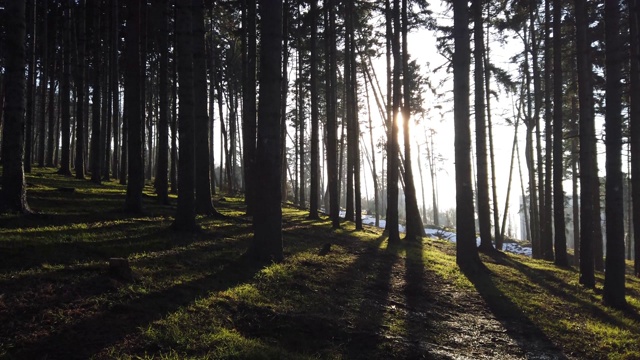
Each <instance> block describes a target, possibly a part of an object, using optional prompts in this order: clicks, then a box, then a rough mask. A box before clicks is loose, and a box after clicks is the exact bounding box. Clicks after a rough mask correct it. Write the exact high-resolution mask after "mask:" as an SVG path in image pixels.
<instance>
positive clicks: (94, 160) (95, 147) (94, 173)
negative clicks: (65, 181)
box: [90, 1, 102, 184]
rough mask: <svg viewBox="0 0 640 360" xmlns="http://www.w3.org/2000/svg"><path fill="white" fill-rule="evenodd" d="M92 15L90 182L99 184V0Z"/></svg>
mask: <svg viewBox="0 0 640 360" xmlns="http://www.w3.org/2000/svg"><path fill="white" fill-rule="evenodd" d="M92 10H93V11H92V17H93V26H92V28H93V29H92V30H93V43H92V45H93V47H92V53H93V54H92V55H93V80H92V83H93V84H92V93H91V100H92V103H93V107H92V115H91V144H90V146H91V151H90V156H91V161H90V165H91V182H93V183H95V184H100V182H101V181H102V176H101V174H100V170H101V168H102V161H101V159H102V156H101V154H100V137H101V134H100V130H101V129H100V115H101V111H102V108H101V105H102V104H101V98H102V96H101V95H102V94H101V93H100V85H101V84H100V68H101V66H98V62H99V61H100V60H101V58H102V56H101V55H102V54H101V42H100V1H94V3H93V4H92Z"/></svg>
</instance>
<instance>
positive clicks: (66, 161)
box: [58, 0, 71, 176]
mask: <svg viewBox="0 0 640 360" xmlns="http://www.w3.org/2000/svg"><path fill="white" fill-rule="evenodd" d="M64 8H65V10H64V18H63V19H62V40H63V41H62V52H63V53H62V81H61V83H60V107H61V109H60V132H61V142H62V143H61V152H60V154H61V156H60V170H58V173H59V174H61V175H66V176H71V166H70V161H71V158H70V151H69V150H70V142H71V129H70V126H71V111H70V105H71V104H70V102H71V101H70V100H71V98H70V96H71V94H70V82H71V69H70V62H71V26H70V25H71V24H70V23H71V0H65V1H64Z"/></svg>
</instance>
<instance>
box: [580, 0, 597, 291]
mask: <svg viewBox="0 0 640 360" xmlns="http://www.w3.org/2000/svg"><path fill="white" fill-rule="evenodd" d="M574 4H575V6H574V8H575V12H576V51H577V57H576V58H577V66H576V67H577V69H578V100H579V102H580V108H579V116H580V199H581V206H580V229H581V232H580V283H581V284H582V285H584V286H585V287H588V288H593V287H595V285H596V279H595V272H594V267H593V264H594V241H595V239H594V235H595V224H594V222H595V221H600V214H596V213H595V211H594V210H595V204H594V196H593V195H592V191H593V186H594V184H595V182H596V181H597V173H598V172H597V171H594V170H596V169H594V166H593V160H594V159H595V157H596V152H595V151H596V149H595V146H594V145H595V144H594V143H593V142H592V141H591V137H593V136H594V133H595V130H594V120H593V110H592V109H593V104H592V102H591V101H592V96H593V93H592V92H593V90H592V87H591V77H592V74H591V62H590V60H589V59H590V56H591V49H590V48H591V45H590V44H591V40H590V36H589V33H588V26H589V25H588V21H589V18H588V10H587V6H585V4H584V2H582V1H578V0H576V1H575V2H574Z"/></svg>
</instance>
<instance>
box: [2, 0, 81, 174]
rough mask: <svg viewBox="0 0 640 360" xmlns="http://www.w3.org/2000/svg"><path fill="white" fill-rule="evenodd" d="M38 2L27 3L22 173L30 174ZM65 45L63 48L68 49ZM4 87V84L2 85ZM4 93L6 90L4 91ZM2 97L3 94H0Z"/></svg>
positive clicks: (30, 0)
mask: <svg viewBox="0 0 640 360" xmlns="http://www.w3.org/2000/svg"><path fill="white" fill-rule="evenodd" d="M37 7H38V2H37V1H36V0H29V1H28V2H27V11H28V12H27V14H26V20H27V22H26V25H27V27H28V29H27V30H28V31H29V34H30V35H31V39H30V41H29V48H28V54H27V56H28V59H27V61H28V62H29V72H28V75H27V105H26V106H27V108H26V120H25V121H26V128H25V143H24V171H25V172H27V173H30V172H31V159H32V157H33V156H32V151H33V123H34V120H35V115H36V113H35V111H34V110H35V106H36V102H35V98H36V44H37V35H38V34H37V32H38V31H37V20H36V18H37V11H36V9H37ZM69 46H70V44H69V43H67V44H66V45H65V47H69ZM3 85H4V84H3ZM5 93H6V89H5ZM0 96H3V97H4V94H0Z"/></svg>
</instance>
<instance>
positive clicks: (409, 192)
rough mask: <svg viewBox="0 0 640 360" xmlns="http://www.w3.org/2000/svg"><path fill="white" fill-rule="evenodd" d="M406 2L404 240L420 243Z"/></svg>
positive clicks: (403, 63) (404, 18) (404, 5)
mask: <svg viewBox="0 0 640 360" xmlns="http://www.w3.org/2000/svg"><path fill="white" fill-rule="evenodd" d="M407 7H408V5H407V0H402V26H401V29H402V70H403V72H404V73H403V76H402V79H403V87H404V104H403V106H402V125H403V129H402V132H403V134H404V158H405V162H404V173H405V175H404V183H405V185H404V195H405V207H406V210H405V211H406V215H405V216H406V219H407V231H406V235H405V237H406V239H408V240H411V241H419V242H421V241H422V237H423V236H425V232H424V225H423V224H422V219H421V218H420V209H419V208H418V200H417V196H416V187H415V184H414V178H413V165H412V161H411V138H412V137H411V134H410V133H409V123H410V121H411V111H412V109H411V80H412V79H410V78H409V44H408V41H407V33H408V22H409V20H408V16H407Z"/></svg>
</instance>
